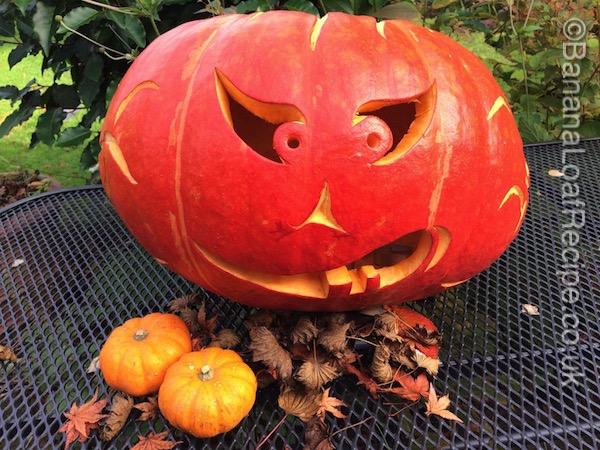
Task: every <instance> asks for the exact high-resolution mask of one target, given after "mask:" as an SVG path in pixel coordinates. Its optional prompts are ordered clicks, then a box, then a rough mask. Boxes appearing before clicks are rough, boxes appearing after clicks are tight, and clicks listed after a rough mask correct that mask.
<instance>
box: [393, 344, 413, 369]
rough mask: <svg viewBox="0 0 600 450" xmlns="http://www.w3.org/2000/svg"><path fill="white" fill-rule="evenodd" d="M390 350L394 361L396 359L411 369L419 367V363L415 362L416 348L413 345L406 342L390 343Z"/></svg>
mask: <svg viewBox="0 0 600 450" xmlns="http://www.w3.org/2000/svg"><path fill="white" fill-rule="evenodd" d="M390 350H391V352H392V354H391V356H390V358H391V360H392V361H395V362H397V363H398V364H400V365H402V366H404V367H406V368H408V369H410V370H414V369H416V368H417V363H416V362H415V350H414V349H413V348H412V347H410V346H408V345H405V344H404V343H395V342H394V343H392V344H390Z"/></svg>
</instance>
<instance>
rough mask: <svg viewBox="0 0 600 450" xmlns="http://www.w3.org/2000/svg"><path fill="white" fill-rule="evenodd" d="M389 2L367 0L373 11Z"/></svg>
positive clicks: (384, 0)
mask: <svg viewBox="0 0 600 450" xmlns="http://www.w3.org/2000/svg"><path fill="white" fill-rule="evenodd" d="M388 3H389V1H388V0H369V4H370V5H371V6H372V7H373V11H374V12H376V11H379V10H380V9H381V8H383V7H384V6H385V5H387V4H388Z"/></svg>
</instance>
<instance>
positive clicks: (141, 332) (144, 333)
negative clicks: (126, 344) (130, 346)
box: [133, 328, 148, 341]
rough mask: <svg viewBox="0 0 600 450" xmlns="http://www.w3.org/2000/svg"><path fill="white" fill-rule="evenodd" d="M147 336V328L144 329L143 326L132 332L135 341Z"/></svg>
mask: <svg viewBox="0 0 600 450" xmlns="http://www.w3.org/2000/svg"><path fill="white" fill-rule="evenodd" d="M147 337H148V330H145V329H144V328H140V329H139V330H137V331H136V332H135V333H134V334H133V339H134V340H135V341H143V340H144V339H146V338H147Z"/></svg>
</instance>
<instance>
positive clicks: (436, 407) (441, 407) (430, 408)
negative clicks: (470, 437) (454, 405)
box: [425, 384, 463, 423]
mask: <svg viewBox="0 0 600 450" xmlns="http://www.w3.org/2000/svg"><path fill="white" fill-rule="evenodd" d="M448 406H450V396H449V395H444V396H442V397H438V396H437V395H436V393H435V389H434V387H433V384H431V385H430V388H429V398H428V400H427V411H426V412H425V414H426V415H427V416H429V415H431V414H435V415H436V416H440V417H443V418H444V419H448V420H456V421H457V422H460V423H463V421H462V420H460V419H459V418H458V417H457V416H456V415H455V414H453V413H451V412H450V411H448Z"/></svg>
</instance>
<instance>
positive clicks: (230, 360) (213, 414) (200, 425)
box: [158, 347, 257, 438]
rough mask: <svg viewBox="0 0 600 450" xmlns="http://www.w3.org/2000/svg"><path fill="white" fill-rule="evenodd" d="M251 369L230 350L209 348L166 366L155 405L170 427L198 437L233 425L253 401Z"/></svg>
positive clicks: (230, 427)
mask: <svg viewBox="0 0 600 450" xmlns="http://www.w3.org/2000/svg"><path fill="white" fill-rule="evenodd" d="M256 388H257V381H256V376H255V375H254V372H253V371H252V369H251V368H250V367H249V366H248V365H247V364H246V363H244V361H243V360H242V358H241V357H240V355H238V354H237V353H236V352H234V351H233V350H223V349H220V348H216V347H209V348H205V349H202V350H200V351H198V352H192V353H188V354H187V355H184V356H182V357H181V359H180V360H179V361H177V362H176V363H175V364H173V365H172V366H171V367H169V370H167V374H166V375H165V379H164V381H163V384H162V385H161V386H160V390H159V391H158V407H159V409H160V411H161V413H162V415H163V416H164V417H165V418H166V419H167V420H168V421H169V423H170V424H171V425H173V426H174V427H176V428H178V429H180V430H182V431H185V432H186V433H190V434H192V435H194V436H196V437H199V438H209V437H213V436H216V435H218V434H221V433H225V432H227V431H230V430H232V429H233V428H235V427H236V426H237V425H238V424H239V423H240V422H241V421H242V419H243V418H244V417H246V416H247V415H248V413H249V412H250V410H251V409H252V406H253V405H254V401H255V400H256Z"/></svg>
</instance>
